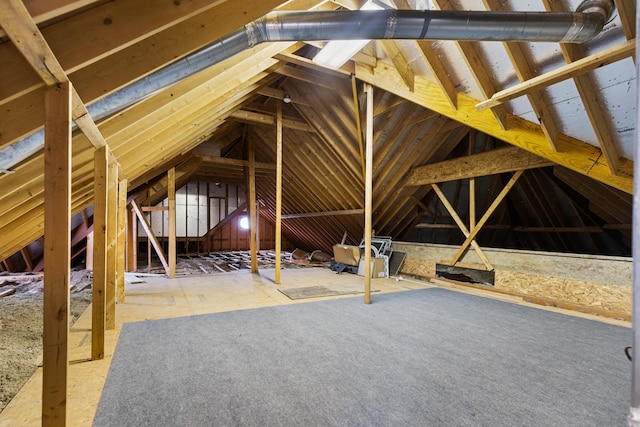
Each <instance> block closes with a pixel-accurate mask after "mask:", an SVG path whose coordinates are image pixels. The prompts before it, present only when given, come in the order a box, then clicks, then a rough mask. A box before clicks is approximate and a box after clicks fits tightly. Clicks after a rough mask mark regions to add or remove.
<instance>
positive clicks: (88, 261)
mask: <svg viewBox="0 0 640 427" xmlns="http://www.w3.org/2000/svg"><path fill="white" fill-rule="evenodd" d="M84 268H86V269H87V270H92V271H93V230H92V231H91V232H89V233H88V234H87V250H86V253H85V260H84Z"/></svg>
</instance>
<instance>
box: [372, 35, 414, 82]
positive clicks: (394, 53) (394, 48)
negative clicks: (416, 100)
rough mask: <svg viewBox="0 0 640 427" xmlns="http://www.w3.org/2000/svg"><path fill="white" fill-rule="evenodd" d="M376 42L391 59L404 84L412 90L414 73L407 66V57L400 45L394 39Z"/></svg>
mask: <svg viewBox="0 0 640 427" xmlns="http://www.w3.org/2000/svg"><path fill="white" fill-rule="evenodd" d="M378 43H379V44H380V46H382V50H384V53H386V54H387V57H389V59H390V60H391V62H392V63H393V65H394V67H395V68H396V70H397V71H398V74H400V77H402V80H403V81H404V84H405V85H407V89H409V90H410V91H412V92H413V86H414V83H415V74H414V73H413V70H412V69H411V66H409V63H408V62H407V59H406V58H405V56H404V54H403V53H402V50H400V46H399V45H398V43H396V42H395V41H394V40H379V41H378Z"/></svg>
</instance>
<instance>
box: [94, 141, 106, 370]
mask: <svg viewBox="0 0 640 427" xmlns="http://www.w3.org/2000/svg"><path fill="white" fill-rule="evenodd" d="M108 164H109V160H108V155H107V148H106V147H102V148H99V149H97V150H96V151H95V153H94V183H93V186H94V190H93V285H92V288H91V289H92V302H91V360H98V359H103V358H104V331H105V326H106V287H107V235H106V230H107V221H108V215H107V204H108V198H109V192H108V174H109V166H108Z"/></svg>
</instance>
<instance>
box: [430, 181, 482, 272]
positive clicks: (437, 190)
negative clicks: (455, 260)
mask: <svg viewBox="0 0 640 427" xmlns="http://www.w3.org/2000/svg"><path fill="white" fill-rule="evenodd" d="M431 188H433V191H434V192H435V193H436V194H437V195H438V198H440V201H441V202H442V205H443V206H444V207H445V209H447V211H448V212H449V214H450V215H451V218H453V220H454V221H455V222H456V224H457V225H458V228H459V229H460V231H462V234H464V235H465V237H468V236H469V235H470V234H471V233H470V232H469V229H468V228H467V226H466V225H465V223H464V221H463V220H462V218H460V215H458V213H457V212H456V210H455V208H454V207H453V205H451V203H450V202H449V200H448V199H447V197H446V196H445V195H444V193H443V192H442V190H441V189H440V187H438V186H437V185H436V184H431ZM471 247H472V248H473V249H474V250H475V251H476V253H477V254H478V258H480V259H481V260H482V262H483V263H484V265H485V266H486V267H487V270H489V271H491V270H493V265H491V262H490V261H489V259H488V258H487V256H486V255H485V254H484V252H483V251H482V248H480V245H478V243H477V242H476V241H475V239H472V240H471Z"/></svg>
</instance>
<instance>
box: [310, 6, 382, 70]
mask: <svg viewBox="0 0 640 427" xmlns="http://www.w3.org/2000/svg"><path fill="white" fill-rule="evenodd" d="M382 9H383V8H382V7H381V6H379V5H378V4H375V3H373V1H372V0H368V1H367V2H366V3H365V4H364V5H363V6H362V7H361V8H360V10H382ZM370 41H371V40H332V41H330V42H329V43H327V44H326V45H325V46H324V47H323V48H322V49H320V52H318V54H317V55H316V56H314V57H313V62H315V63H316V64H319V65H322V66H323V67H327V68H331V69H333V70H337V69H338V68H340V67H342V66H343V65H344V64H345V63H346V62H347V61H348V60H349V59H351V57H353V55H355V54H356V53H358V52H359V51H360V50H361V49H362V48H364V47H365V46H366V45H367V43H369V42H370Z"/></svg>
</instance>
